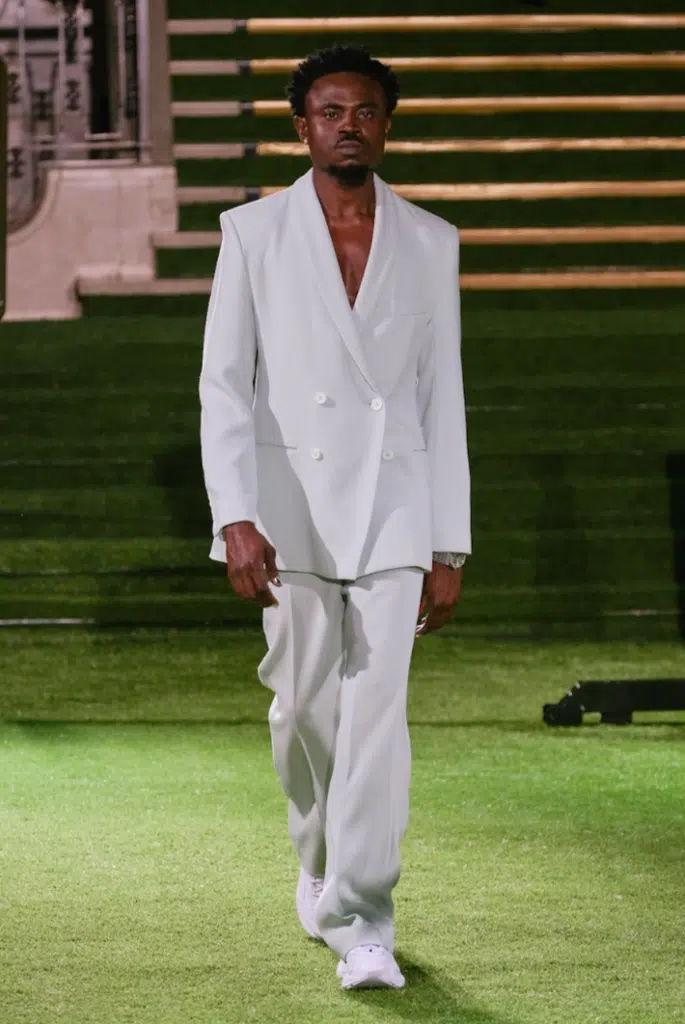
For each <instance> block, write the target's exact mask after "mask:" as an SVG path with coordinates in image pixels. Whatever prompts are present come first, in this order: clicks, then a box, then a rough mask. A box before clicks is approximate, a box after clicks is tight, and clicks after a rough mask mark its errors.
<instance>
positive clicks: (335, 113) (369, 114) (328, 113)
mask: <svg viewBox="0 0 685 1024" xmlns="http://www.w3.org/2000/svg"><path fill="white" fill-rule="evenodd" d="M341 114H342V111H341V110H324V112H323V116H324V117H325V118H326V119H327V120H328V121H332V120H333V118H335V117H340V115H341ZM358 116H359V117H363V118H364V119H365V120H367V121H368V120H370V119H371V118H374V117H375V116H376V111H375V110H360V111H359V113H358Z"/></svg>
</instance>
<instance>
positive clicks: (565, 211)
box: [179, 175, 685, 305]
mask: <svg viewBox="0 0 685 1024" xmlns="http://www.w3.org/2000/svg"><path fill="white" fill-rule="evenodd" d="M295 177H297V175H293V180H294V179H295ZM231 205H232V204H231V203H226V202H212V203H209V202H206V203H202V204H193V205H187V206H186V205H181V206H180V207H179V227H180V229H181V231H216V230H217V228H218V226H219V215H220V214H221V212H222V211H223V210H224V209H226V208H227V207H230V206H231ZM417 205H419V206H421V207H423V208H424V209H426V210H429V211H430V212H431V213H434V214H436V215H437V216H439V217H443V218H444V219H445V220H447V221H450V222H451V223H453V224H456V225H457V226H458V227H459V228H460V229H462V230H463V229H466V228H472V229H474V228H475V229H485V228H490V227H492V228H498V229H504V228H518V227H540V228H542V227H565V226H566V227H576V226H578V225H579V224H583V225H588V226H592V225H596V226H599V225H614V226H621V225H625V224H645V225H647V224H654V223H662V224H680V223H683V222H685V197H683V196H655V197H640V196H634V197H632V198H629V197H626V196H605V197H596V198H588V197H586V196H583V197H579V198H564V199H561V198H555V199H540V200H536V201H534V202H531V201H529V200H523V199H512V200H499V201H497V202H472V201H461V202H459V201H446V200H441V201H438V202H427V201H423V202H419V203H418V204H417ZM619 305H620V304H619Z"/></svg>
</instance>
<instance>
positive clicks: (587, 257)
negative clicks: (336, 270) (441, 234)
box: [155, 236, 685, 278]
mask: <svg viewBox="0 0 685 1024" xmlns="http://www.w3.org/2000/svg"><path fill="white" fill-rule="evenodd" d="M462 243H463V249H462V255H461V272H462V274H467V275H468V274H474V273H483V274H487V273H500V272H507V273H516V272H517V271H523V272H526V271H539V272H544V271H547V270H566V269H568V268H569V266H573V265H576V266H581V267H582V266H587V267H592V266H594V267H606V266H612V267H615V268H634V267H636V266H641V267H643V268H644V269H648V270H655V269H658V268H663V269H669V268H673V267H683V268H685V242H681V241H673V242H667V243H661V244H656V243H651V244H650V243H646V242H635V243H627V242H624V243H620V242H606V243H601V244H598V243H590V244H586V245H581V244H574V245H572V246H571V245H564V244H563V243H561V242H558V241H557V242H555V241H554V237H553V236H552V237H551V238H550V239H549V241H548V242H547V243H546V244H536V245H525V244H520V245H518V246H513V245H507V246H506V247H504V246H499V245H490V246H488V245H479V246H474V245H471V244H469V243H468V242H466V241H463V240H462ZM216 258H217V248H216V246H211V247H204V248H199V247H193V248H191V249H187V250H184V249H181V248H180V247H179V248H173V249H172V248H162V249H157V250H156V253H155V260H156V268H157V275H158V277H159V278H165V277H169V278H184V277H192V278H198V277H211V276H212V275H213V273H214V268H215V265H216Z"/></svg>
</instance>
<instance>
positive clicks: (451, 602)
mask: <svg viewBox="0 0 685 1024" xmlns="http://www.w3.org/2000/svg"><path fill="white" fill-rule="evenodd" d="M460 597H461V569H450V567H449V565H444V563H443V562H435V561H434V562H433V568H432V570H431V571H430V572H427V573H425V575H424V577H423V590H422V591H421V605H420V607H419V625H418V626H417V627H416V635H417V636H422V635H423V634H424V633H430V632H432V630H434V629H440V627H441V626H444V625H445V623H446V622H447V620H448V619H449V618H450V616H451V615H452V612H453V610H454V607H455V605H456V604H457V602H458V601H459V598H460Z"/></svg>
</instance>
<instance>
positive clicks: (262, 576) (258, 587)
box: [252, 568, 278, 608]
mask: <svg viewBox="0 0 685 1024" xmlns="http://www.w3.org/2000/svg"><path fill="white" fill-rule="evenodd" d="M252 580H253V585H254V590H255V598H256V600H257V603H258V604H260V605H261V607H262V608H270V607H271V606H272V605H277V604H278V600H277V599H276V598H275V597H274V595H273V594H272V593H271V591H270V590H269V577H268V576H267V573H266V569H264V568H262V569H255V570H254V572H253V574H252Z"/></svg>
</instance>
